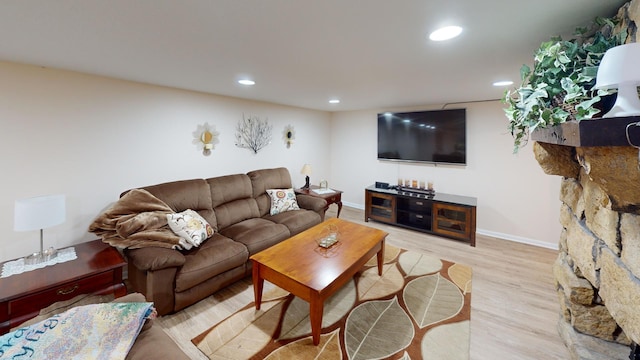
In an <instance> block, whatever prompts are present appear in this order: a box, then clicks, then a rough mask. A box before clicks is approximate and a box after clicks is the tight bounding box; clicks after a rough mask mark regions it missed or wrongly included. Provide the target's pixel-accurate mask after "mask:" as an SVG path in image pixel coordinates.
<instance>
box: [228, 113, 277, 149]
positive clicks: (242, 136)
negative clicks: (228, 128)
mask: <svg viewBox="0 0 640 360" xmlns="http://www.w3.org/2000/svg"><path fill="white" fill-rule="evenodd" d="M268 121H269V120H268V119H267V120H264V121H262V120H260V118H259V117H257V116H251V117H249V118H245V117H244V114H242V120H241V121H238V126H237V127H236V146H237V147H241V148H245V149H249V150H251V151H253V153H254V154H257V153H258V151H260V149H262V148H264V147H265V146H267V145H269V144H270V143H271V130H272V129H273V126H271V125H269V122H268Z"/></svg>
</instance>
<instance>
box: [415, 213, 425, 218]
mask: <svg viewBox="0 0 640 360" xmlns="http://www.w3.org/2000/svg"><path fill="white" fill-rule="evenodd" d="M416 217H417V218H418V219H422V218H423V217H424V216H422V215H420V214H417V215H416Z"/></svg>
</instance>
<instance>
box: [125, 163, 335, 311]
mask: <svg viewBox="0 0 640 360" xmlns="http://www.w3.org/2000/svg"><path fill="white" fill-rule="evenodd" d="M275 188H279V189H281V188H291V177H290V175H289V171H288V170H287V169H286V168H277V169H263V170H256V171H252V172H249V173H248V174H234V175H226V176H220V177H214V178H209V179H192V180H183V181H175V182H169V183H164V184H158V185H153V186H147V187H143V188H142V189H145V190H147V191H149V192H150V193H151V194H153V195H154V196H155V197H157V198H158V199H160V200H162V201H164V202H165V203H166V204H167V205H168V206H170V207H171V208H172V210H174V211H175V212H181V211H184V210H186V209H192V210H195V211H197V212H198V213H199V214H200V215H201V216H202V217H203V218H205V220H207V222H208V223H209V224H210V225H211V226H212V227H213V228H214V230H215V234H214V235H213V236H212V237H211V238H209V239H208V240H207V241H205V242H204V243H202V244H201V245H200V247H198V248H193V249H191V250H174V249H166V248H159V247H146V248H141V249H128V250H125V255H126V256H127V260H128V264H129V265H128V276H129V281H130V283H131V285H132V287H133V289H132V290H133V291H137V292H140V293H143V294H144V295H145V297H146V298H147V300H148V301H153V302H154V304H155V307H156V309H157V311H158V314H159V315H164V314H168V313H172V312H175V311H178V310H181V309H183V308H185V307H187V306H189V305H192V304H194V303H196V302H198V301H200V300H202V299H204V298H206V297H207V296H209V295H211V294H213V293H215V292H216V291H218V290H220V289H222V288H223V287H225V286H228V285H230V284H231V283H233V282H236V281H238V280H240V279H242V278H244V277H245V276H248V275H250V274H251V263H250V261H249V256H251V255H252V254H255V253H257V252H259V251H261V250H263V249H266V248H268V247H270V246H272V245H274V244H277V243H278V242H280V241H282V240H285V239H287V238H289V237H290V236H293V235H295V234H297V233H299V232H301V231H304V230H305V229H308V228H310V227H312V226H314V225H316V224H318V223H320V222H322V221H323V220H324V211H325V209H326V201H325V200H323V199H320V198H316V197H312V196H308V195H298V196H297V201H298V204H299V206H300V208H301V210H300V211H289V212H284V213H280V214H276V215H273V216H272V215H270V214H269V210H270V207H271V200H270V198H269V196H268V195H267V193H266V190H267V189H275Z"/></svg>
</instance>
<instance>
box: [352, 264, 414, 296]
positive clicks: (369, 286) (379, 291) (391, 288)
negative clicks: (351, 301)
mask: <svg viewBox="0 0 640 360" xmlns="http://www.w3.org/2000/svg"><path fill="white" fill-rule="evenodd" d="M402 286H404V277H403V276H402V273H400V270H398V267H397V266H396V264H389V265H384V266H383V268H382V276H380V275H378V267H377V266H375V267H372V268H369V269H367V270H365V271H363V272H362V276H360V279H359V280H358V294H360V300H370V299H378V298H381V297H385V296H388V295H391V294H393V293H395V292H397V291H399V290H401V289H402Z"/></svg>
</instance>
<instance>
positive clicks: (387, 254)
mask: <svg viewBox="0 0 640 360" xmlns="http://www.w3.org/2000/svg"><path fill="white" fill-rule="evenodd" d="M400 250H401V249H400V248H397V247H395V246H392V245H389V244H385V245H384V260H383V263H385V264H388V263H390V262H392V261H393V260H395V259H396V257H398V254H400ZM377 265H378V257H377V256H374V257H372V258H371V259H369V261H367V263H366V264H364V266H365V267H367V266H377Z"/></svg>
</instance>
